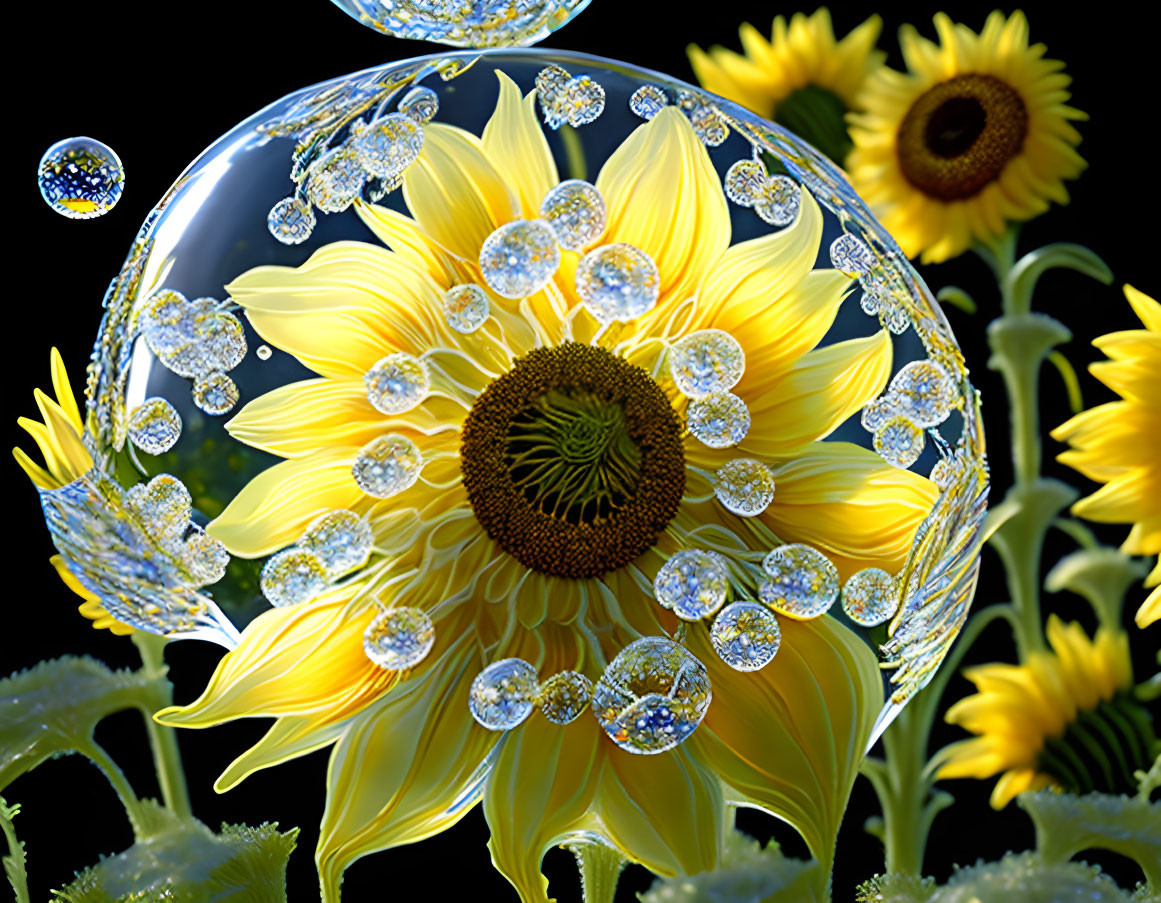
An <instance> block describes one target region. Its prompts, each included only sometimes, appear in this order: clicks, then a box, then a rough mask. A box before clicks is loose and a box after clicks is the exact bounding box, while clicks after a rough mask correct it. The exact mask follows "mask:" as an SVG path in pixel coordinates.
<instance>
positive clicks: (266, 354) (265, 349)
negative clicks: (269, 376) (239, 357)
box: [254, 345, 274, 361]
mask: <svg viewBox="0 0 1161 903" xmlns="http://www.w3.org/2000/svg"><path fill="white" fill-rule="evenodd" d="M254 353H255V354H256V355H258V360H260V361H268V360H270V356H271V355H272V354H274V352H273V351H271V350H270V346H269V345H259V346H258V347H257V348H256V349H255V351H254Z"/></svg>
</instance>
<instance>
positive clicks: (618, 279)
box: [576, 242, 661, 324]
mask: <svg viewBox="0 0 1161 903" xmlns="http://www.w3.org/2000/svg"><path fill="white" fill-rule="evenodd" d="M576 291H577V294H578V295H579V296H580V299H581V301H582V302H583V303H584V306H585V308H586V309H587V310H588V312H589V313H591V314H592V315H593V316H594V317H596V319H597V321H598V322H600V323H603V324H607V323H612V322H615V321H619V322H625V321H627V320H632V319H633V318H634V317H639V316H641V314H643V313H645V312H646V311H648V310H649V309H650V308H652V307H653V305H654V304H656V303H657V298H658V295H659V294H660V292H661V278H660V276H659V275H658V273H657V264H655V263H654V262H653V258H652V257H650V256H649V255H648V254H646V253H645V252H644V251H642V250H641V249H640V248H635V247H633V246H632V245H630V244H625V243H624V242H616V243H614V244H611V245H602V246H601V247H599V248H594V249H593V250H592V251H589V253H587V254H586V255H585V256H584V257H583V258H581V262H580V264H578V265H577V268H576Z"/></svg>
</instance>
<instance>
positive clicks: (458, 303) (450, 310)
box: [443, 283, 491, 335]
mask: <svg viewBox="0 0 1161 903" xmlns="http://www.w3.org/2000/svg"><path fill="white" fill-rule="evenodd" d="M490 313H491V306H490V305H489V304H488V295H487V294H486V293H485V292H484V290H483V289H482V288H480V287H479V286H478V285H472V284H471V283H465V284H464V285H453V286H452V287H451V288H449V289H448V290H447V294H445V295H444V296H443V316H444V319H445V320H446V321H447V325H448V326H450V327H451V328H452V329H454V330H455V331H456V332H462V333H464V334H465V335H466V334H468V333H472V332H475V331H476V330H477V329H479V328H480V327H481V326H483V325H484V321H485V320H487V319H488V315H489V314H490Z"/></svg>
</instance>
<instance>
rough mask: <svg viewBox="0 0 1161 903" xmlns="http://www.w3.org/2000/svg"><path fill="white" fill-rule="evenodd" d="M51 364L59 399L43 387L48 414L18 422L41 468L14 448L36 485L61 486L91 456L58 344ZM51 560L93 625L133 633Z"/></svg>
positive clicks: (39, 401) (41, 401) (40, 404)
mask: <svg viewBox="0 0 1161 903" xmlns="http://www.w3.org/2000/svg"><path fill="white" fill-rule="evenodd" d="M49 367H50V371H51V373H52V388H53V392H55V393H56V400H55V401H54V400H53V399H51V398H49V397H48V396H47V395H45V394H44V393H43V392H42V391H40V389H36V390H35V391H34V392H33V393H32V394H33V398H34V399H35V401H36V406H37V408H38V409H39V410H40V416H41V417H42V418H44V419H43V422H41V421H38V420H31V419H29V418H28V417H21V418H20V419H18V420H17V421H16V422H17V423H18V424H19V425H20V426H21V427H23V428H24V429H25V430H26V431H27V432H28V434H29V435H30V436H32V438H33V440H34V441H35V442H36V444H37V446H38V447H39V448H40V453H41V455H42V456H43V458H44V466H43V467H41V466H40V465H39V464H37V463H36V462H35V461H33V460H32V458H30V457H29V456H28V454H27V453H25V451H24V450H23V449H20V448H14V449H12V454H13V456H14V457H15V458H16V463H17V464H19V465H20V466H21V468H22V469H23V470H24V472H25V473H26V474H28V478H29V479H30V480H32V483H33V485H34V486H36V488H37V489H59V488H60V487H61V486H65V485H67V484H68V483H71V482H72V481H73V480H75V479H77V478H78V477H81V476H83V475H84V474H86V473H88V472H89V471H90V470H91V469H92V467H93V458H92V456H91V455H90V454H89V450H88V449H87V448H85V443H84V441H83V440H82V439H81V437H82V436H83V435H84V423H83V422H82V420H81V411H80V408H78V407H77V399H76V396H75V395H73V390H72V387H71V386H70V385H69V377H68V373H67V371H66V370H65V366H64V361H63V360H62V359H61V356H60V352H59V351H57V350H56V349H55V348H53V349H52V353H51V354H50V356H49ZM49 561H50V562H51V564H52V566H53V567H54V568H55V569H56V572H57V574H58V575H59V576H60V579H61V580H62V581H63V582H64V585H65V586H67V587H68V588H69V589H71V590H72V591H73V592H74V593H76V594H77V595H78V596H80V597H81V599H82V600H83V601H82V602H81V604H80V606H79V607H78V609H77V610H78V611H80V613H81V614H82V615H84V616H85V617H86V618H88V619H89V620H90V621H92V622H93V626H94V627H97V628H108V629H109V630H111V631H112V632H113V633H116V634H122V635H124V634H128V633H132V632H133V628H132V627H130V626H129V625H128V624H122V623H121V622H120V621H118V620H117V619H116V618H114V617H113V616H112V615H110V614H109V612H107V611H106V610H105V609H104V607H102V605H101V603H100V601H99V600H98V599H97V597H96V595H94V594H93V593H92V592H90V591H89V590H88V589H86V588H85V587H84V586H82V585H81V584H80V582H79V581H78V580H77V578H76V577H74V576H73V574H72V572H71V571H69V569H68V567H67V566H66V565H65V563H64V559H63V558H61V556H60V555H53V556H52V557H51V558H50V559H49Z"/></svg>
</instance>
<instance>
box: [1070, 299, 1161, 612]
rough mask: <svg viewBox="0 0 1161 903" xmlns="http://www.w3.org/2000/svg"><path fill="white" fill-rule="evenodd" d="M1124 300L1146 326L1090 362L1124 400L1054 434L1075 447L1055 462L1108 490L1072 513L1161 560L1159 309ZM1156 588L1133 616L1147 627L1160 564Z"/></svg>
mask: <svg viewBox="0 0 1161 903" xmlns="http://www.w3.org/2000/svg"><path fill="white" fill-rule="evenodd" d="M1125 297H1126V298H1127V299H1128V301H1129V304H1130V305H1132V307H1133V311H1134V313H1136V315H1137V316H1138V317H1139V318H1140V320H1141V322H1142V323H1143V324H1144V325H1145V328H1144V329H1131V330H1125V331H1124V332H1114V333H1110V334H1109V335H1105V336H1101V337H1100V338H1099V339H1097V340H1096V341H1095V342H1093V344H1094V345H1096V347H1097V348H1099V349H1100V350H1101V351H1103V352H1104V353H1105V354H1106V355H1108V356H1109V357H1110V358H1112V360H1108V361H1102V362H1100V363H1097V364H1093V365H1092V366H1091V367H1090V368H1089V369H1090V370H1091V371H1092V374H1093V376H1095V377H1096V378H1097V379H1099V380H1100V381H1101V382H1103V383H1104V384H1105V385H1106V386H1108V387H1109V388H1110V389H1112V390H1113V391H1114V392H1116V393H1117V394H1118V395H1120V396H1121V400H1120V401H1113V402H1109V403H1108V404H1102V405H1100V406H1098V407H1095V408H1093V409H1092V410H1089V411H1084V412H1083V413H1081V414H1077V415H1076V416H1075V417H1073V418H1072V419H1071V420H1069V421H1068V422H1067V423H1064V424H1062V425H1061V426H1058V427H1057V428H1056V429H1054V430H1053V431H1052V438H1053V439H1056V440H1058V441H1060V442H1068V443H1069V444H1071V445H1072V448H1071V449H1070V450H1069V451H1066V452H1064V453H1062V454H1061V455H1060V457H1059V460H1060V461H1062V462H1063V463H1065V464H1067V465H1068V466H1069V467H1074V468H1076V469H1077V470H1079V471H1080V472H1081V473H1082V474H1084V475H1085V476H1086V477H1088V478H1089V479H1090V480H1095V481H1096V482H1098V483H1104V484H1105V485H1104V486H1102V487H1101V488H1100V489H1098V490H1097V491H1096V492H1094V493H1093V494H1092V495H1090V496H1088V498H1083V499H1081V500H1080V501H1079V502H1077V503H1076V504H1075V505H1073V507H1072V510H1073V512H1074V513H1075V514H1078V515H1080V516H1081V517H1087V518H1088V519H1089V520H1094V521H1100V522H1101V523H1106V524H1107V523H1113V524H1123V523H1130V524H1132V525H1133V529H1132V530H1131V531H1130V533H1129V535H1128V537H1127V538H1126V539H1125V541H1124V543H1123V544H1122V546H1121V550H1122V551H1123V552H1125V553H1126V554H1128V555H1159V554H1161V455H1159V454H1158V448H1161V304H1158V303H1157V302H1156V301H1154V300H1153V299H1152V298H1150V297H1149V296H1148V295H1146V294H1144V293H1143V292H1139V291H1137V290H1136V289H1135V288H1133V287H1132V286H1131V285H1126V286H1125ZM1145 585H1146V586H1147V587H1150V586H1151V587H1153V591H1152V592H1151V593H1150V594H1149V596H1148V598H1147V599H1145V601H1144V603H1143V604H1142V605H1141V608H1140V610H1139V611H1138V612H1137V624H1138V626H1140V627H1146V626H1148V625H1149V624H1152V623H1153V622H1154V621H1156V620H1157V619H1158V618H1161V558H1158V561H1157V564H1156V566H1155V567H1154V568H1153V572H1152V573H1151V574H1150V575H1149V576H1148V578H1147V579H1146V580H1145Z"/></svg>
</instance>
